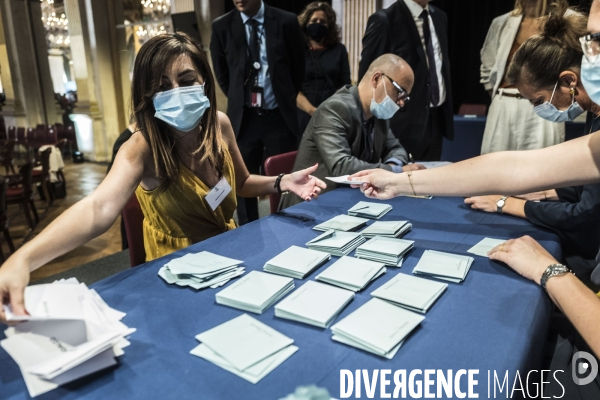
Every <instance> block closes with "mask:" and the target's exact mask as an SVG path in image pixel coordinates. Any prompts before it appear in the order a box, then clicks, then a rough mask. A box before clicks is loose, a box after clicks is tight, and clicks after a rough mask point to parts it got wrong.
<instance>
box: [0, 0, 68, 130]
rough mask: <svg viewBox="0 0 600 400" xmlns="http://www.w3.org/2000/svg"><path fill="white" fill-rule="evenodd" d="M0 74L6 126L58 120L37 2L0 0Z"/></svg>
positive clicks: (40, 13) (46, 122)
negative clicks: (3, 93) (4, 96)
mask: <svg viewBox="0 0 600 400" xmlns="http://www.w3.org/2000/svg"><path fill="white" fill-rule="evenodd" d="M0 14H1V16H0V17H1V18H0V22H1V25H2V26H1V29H0V74H1V76H2V78H1V79H2V86H3V88H4V91H5V95H6V103H5V105H4V106H3V108H2V115H3V116H4V119H5V123H6V125H7V126H8V125H16V126H35V125H37V124H53V123H56V122H61V112H60V107H59V106H58V103H57V102H56V100H55V98H54V88H53V85H52V78H51V75H50V66H49V63H48V52H47V47H46V38H45V30H44V26H43V22H42V10H41V7H40V4H39V3H38V2H31V1H12V0H0Z"/></svg>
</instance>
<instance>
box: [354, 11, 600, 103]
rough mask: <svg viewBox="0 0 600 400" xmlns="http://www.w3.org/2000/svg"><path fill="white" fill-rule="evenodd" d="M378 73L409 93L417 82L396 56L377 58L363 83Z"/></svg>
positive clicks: (387, 55)
mask: <svg viewBox="0 0 600 400" xmlns="http://www.w3.org/2000/svg"><path fill="white" fill-rule="evenodd" d="M598 1H600V0H598ZM377 73H383V74H385V75H387V76H389V77H390V78H392V79H393V80H394V81H396V82H398V84H399V85H400V86H402V88H403V89H404V90H406V91H407V92H408V93H410V91H411V90H412V87H413V84H414V82H415V75H414V73H413V70H412V68H411V67H410V65H408V63H407V62H406V61H404V59H402V57H398V56H397V55H395V54H384V55H382V56H379V57H378V58H376V59H375V61H373V62H372V63H371V65H370V66H369V69H368V70H367V73H366V74H365V76H364V77H363V78H362V81H364V80H367V81H371V80H372V79H373V75H375V74H377ZM362 81H361V82H362Z"/></svg>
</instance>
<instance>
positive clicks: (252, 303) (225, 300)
mask: <svg viewBox="0 0 600 400" xmlns="http://www.w3.org/2000/svg"><path fill="white" fill-rule="evenodd" d="M293 289H294V280H293V279H292V278H286V277H283V276H277V275H273V274H267V273H265V272H260V271H251V272H250V273H249V274H248V275H246V276H245V277H243V278H242V279H240V280H239V281H237V282H235V283H233V284H232V285H230V286H228V287H227V288H225V289H223V290H221V291H220V292H219V293H217V294H216V299H217V303H218V304H223V305H226V306H229V307H233V308H239V309H240V310H245V311H250V312H253V313H257V314H262V313H263V312H264V311H265V310H266V309H267V308H269V307H271V306H272V305H273V304H275V303H276V302H277V301H278V300H279V299H281V298H282V297H283V296H285V295H286V294H288V293H289V292H291V291H292V290H293Z"/></svg>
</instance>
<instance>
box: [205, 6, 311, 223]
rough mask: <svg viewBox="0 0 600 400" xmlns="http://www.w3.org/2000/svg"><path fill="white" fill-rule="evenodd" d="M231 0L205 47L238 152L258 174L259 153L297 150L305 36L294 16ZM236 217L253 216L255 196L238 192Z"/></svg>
mask: <svg viewBox="0 0 600 400" xmlns="http://www.w3.org/2000/svg"><path fill="white" fill-rule="evenodd" d="M233 3H234V5H235V7H236V9H235V10H232V11H230V12H229V13H227V14H225V15H223V16H222V17H220V18H217V19H216V20H215V21H214V22H213V24H212V32H213V33H212V40H211V43H210V51H211V56H212V61H213V67H214V71H215V76H216V78H217V80H218V82H219V85H220V86H221V89H223V91H224V92H225V94H226V95H227V99H228V106H227V115H228V116H229V118H230V120H231V125H232V126H233V130H234V132H235V134H236V137H237V141H238V146H239V148H240V151H241V153H242V157H243V159H244V162H245V163H246V167H248V170H249V171H250V173H251V174H258V173H259V172H260V171H259V170H260V166H261V165H262V162H263V157H265V156H266V157H270V156H273V155H276V154H281V153H286V152H289V151H293V150H295V149H296V143H297V137H298V135H299V134H300V133H299V132H298V115H297V110H296V96H297V95H298V92H299V91H300V89H301V87H302V81H303V79H304V51H303V48H304V41H303V40H304V39H303V36H302V33H301V31H300V26H299V25H298V19H297V17H296V15H294V14H292V13H288V12H286V11H282V10H279V9H277V8H273V7H269V6H268V5H266V4H264V3H263V2H262V0H233ZM238 219H239V221H240V224H244V223H246V222H250V221H254V220H255V219H258V202H257V200H256V199H242V198H240V197H238Z"/></svg>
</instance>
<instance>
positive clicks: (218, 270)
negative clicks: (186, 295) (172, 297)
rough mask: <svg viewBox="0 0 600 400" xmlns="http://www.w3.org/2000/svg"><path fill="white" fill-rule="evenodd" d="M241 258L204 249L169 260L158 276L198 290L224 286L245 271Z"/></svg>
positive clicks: (170, 282) (168, 281)
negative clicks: (229, 256) (220, 254)
mask: <svg viewBox="0 0 600 400" xmlns="http://www.w3.org/2000/svg"><path fill="white" fill-rule="evenodd" d="M241 263H243V261H240V260H234V259H233V258H227V257H223V256H219V255H217V254H213V253H209V252H208V251H202V252H200V253H194V254H186V255H185V256H183V257H179V258H176V259H174V260H171V261H169V262H168V263H167V264H166V265H165V266H164V267H162V268H161V269H160V270H159V271H158V276H160V277H161V278H163V279H164V280H165V281H166V282H167V283H169V284H173V283H174V284H176V285H179V286H190V287H192V288H194V289H196V290H199V289H204V288H207V287H211V288H213V289H214V288H217V287H219V286H223V285H224V284H226V283H227V282H229V281H230V280H231V279H233V278H235V277H236V276H240V275H242V274H243V273H244V267H240V266H239V265H240V264H241Z"/></svg>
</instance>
